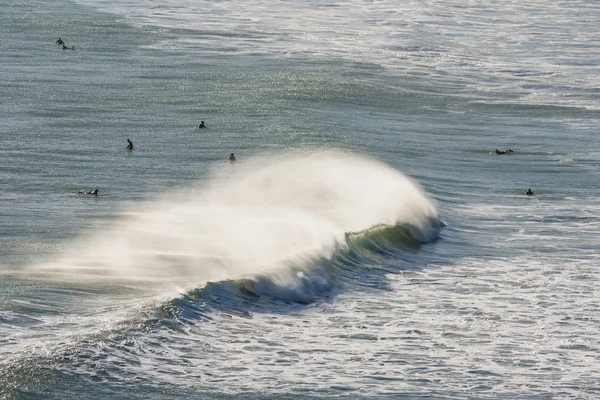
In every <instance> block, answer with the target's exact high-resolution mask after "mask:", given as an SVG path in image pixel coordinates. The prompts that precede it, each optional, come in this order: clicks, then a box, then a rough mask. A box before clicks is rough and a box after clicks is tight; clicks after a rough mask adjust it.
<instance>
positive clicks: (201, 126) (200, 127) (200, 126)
mask: <svg viewBox="0 0 600 400" xmlns="http://www.w3.org/2000/svg"><path fill="white" fill-rule="evenodd" d="M204 128H206V125H204V121H200V125H198V129H204Z"/></svg>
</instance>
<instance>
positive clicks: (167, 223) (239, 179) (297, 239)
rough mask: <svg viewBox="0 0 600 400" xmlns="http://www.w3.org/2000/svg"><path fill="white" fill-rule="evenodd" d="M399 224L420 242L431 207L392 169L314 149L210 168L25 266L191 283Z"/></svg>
mask: <svg viewBox="0 0 600 400" xmlns="http://www.w3.org/2000/svg"><path fill="white" fill-rule="evenodd" d="M396 223H406V224H409V225H411V226H412V227H414V230H415V232H416V233H417V235H419V236H420V238H421V239H422V240H424V241H427V240H430V239H432V238H433V237H434V236H435V235H437V232H438V227H439V223H438V217H437V211H436V209H435V206H434V205H433V203H432V201H431V200H430V199H429V198H428V197H427V195H426V194H425V193H424V192H423V191H422V189H421V188H420V187H419V186H418V185H417V184H416V183H415V182H413V181H412V180H411V179H409V178H408V177H406V176H405V175H403V174H402V173H400V172H398V171H396V170H394V169H392V168H390V167H388V166H386V165H385V164H382V163H380V162H377V161H374V160H370V159H366V158H364V157H361V156H358V155H354V154H340V153H339V152H337V153H336V154H332V153H327V152H321V153H318V154H294V155H292V154H287V155H284V156H281V155H280V156H279V158H273V157H261V158H257V159H255V160H251V161H248V162H246V163H239V162H238V164H236V165H228V164H227V165H219V167H218V169H216V170H215V173H214V174H213V175H212V177H211V179H210V181H209V183H208V184H206V185H203V186H199V187H194V188H191V189H187V190H185V191H181V192H179V193H175V194H169V195H166V196H164V197H162V198H159V199H156V200H154V201H152V202H150V203H147V204H145V205H143V206H141V207H137V208H136V209H135V210H131V211H130V212H128V213H126V214H124V216H123V219H122V220H121V221H119V222H118V223H116V224H115V225H114V226H112V227H111V228H109V229H108V230H107V231H105V232H102V233H96V234H91V235H88V236H86V237H83V238H81V239H80V240H78V241H77V243H76V244H75V245H74V246H73V249H72V250H70V251H68V252H66V254H63V255H61V256H59V257H58V259H57V260H56V261H54V262H52V263H48V264H44V265H38V266H35V267H32V269H33V270H34V271H35V272H36V273H38V272H41V273H43V275H44V276H45V277H46V278H49V279H57V280H61V281H70V280H75V281H83V282H86V281H97V282H113V283H116V282H126V283H127V284H128V285H139V287H144V288H149V287H162V288H165V287H171V288H172V287H173V286H176V287H178V288H180V289H181V288H192V287H198V285H202V284H204V283H206V282H208V281H219V280H224V279H232V278H237V277H242V276H251V275H253V274H258V273H265V272H267V271H275V270H277V269H278V268H282V267H284V266H290V265H294V266H296V267H300V268H307V266H310V265H313V264H315V265H316V264H319V263H320V261H322V260H323V259H325V260H327V259H329V260H330V259H331V258H332V257H333V255H334V254H335V251H336V250H337V249H338V248H339V246H340V245H344V244H345V242H344V236H345V234H346V233H347V232H358V231H363V230H365V229H368V228H371V227H373V226H376V225H380V224H387V225H395V224H396Z"/></svg>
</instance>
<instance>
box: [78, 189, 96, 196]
mask: <svg viewBox="0 0 600 400" xmlns="http://www.w3.org/2000/svg"><path fill="white" fill-rule="evenodd" d="M98 192H100V191H99V190H98V189H97V188H96V189H94V190H90V191H89V192H86V191H85V190H81V191H79V194H91V195H93V196H98Z"/></svg>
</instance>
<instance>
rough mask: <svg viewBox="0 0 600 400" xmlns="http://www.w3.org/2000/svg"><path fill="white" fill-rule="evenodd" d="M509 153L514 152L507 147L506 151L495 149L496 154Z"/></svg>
mask: <svg viewBox="0 0 600 400" xmlns="http://www.w3.org/2000/svg"><path fill="white" fill-rule="evenodd" d="M510 153H514V152H513V151H512V150H511V149H508V150H506V151H500V150H498V149H496V154H510Z"/></svg>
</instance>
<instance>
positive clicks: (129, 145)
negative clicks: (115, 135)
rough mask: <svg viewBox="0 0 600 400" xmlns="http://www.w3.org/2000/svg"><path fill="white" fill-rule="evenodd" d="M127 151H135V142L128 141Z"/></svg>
mask: <svg viewBox="0 0 600 400" xmlns="http://www.w3.org/2000/svg"><path fill="white" fill-rule="evenodd" d="M126 148H127V150H133V142H132V141H131V140H129V139H127V147H126Z"/></svg>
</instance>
